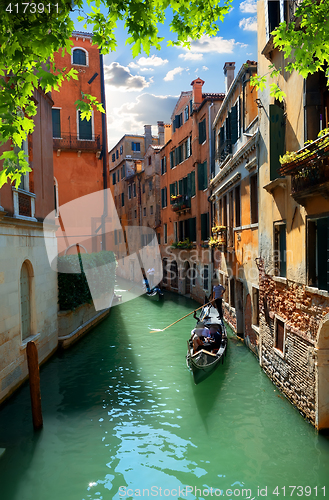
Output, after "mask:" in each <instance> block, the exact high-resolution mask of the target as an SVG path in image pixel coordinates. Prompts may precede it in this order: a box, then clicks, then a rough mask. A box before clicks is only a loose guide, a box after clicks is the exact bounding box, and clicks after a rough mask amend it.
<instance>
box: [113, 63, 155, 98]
mask: <svg viewBox="0 0 329 500" xmlns="http://www.w3.org/2000/svg"><path fill="white" fill-rule="evenodd" d="M104 75H105V85H106V86H107V87H109V88H114V89H116V90H120V91H125V92H127V91H128V92H130V91H136V90H143V89H145V88H146V87H148V86H149V85H150V83H149V82H147V81H146V79H145V78H144V76H133V75H132V74H131V73H130V72H129V70H128V68H126V67H125V66H121V64H119V63H118V62H112V63H111V64H110V65H109V66H104Z"/></svg>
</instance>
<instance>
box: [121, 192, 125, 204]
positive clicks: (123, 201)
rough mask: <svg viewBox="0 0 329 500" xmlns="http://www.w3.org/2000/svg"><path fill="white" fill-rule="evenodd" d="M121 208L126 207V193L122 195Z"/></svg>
mask: <svg viewBox="0 0 329 500" xmlns="http://www.w3.org/2000/svg"><path fill="white" fill-rule="evenodd" d="M121 206H122V207H124V206H125V194H124V193H121Z"/></svg>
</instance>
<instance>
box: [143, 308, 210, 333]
mask: <svg viewBox="0 0 329 500" xmlns="http://www.w3.org/2000/svg"><path fill="white" fill-rule="evenodd" d="M209 304H211V302H208V303H207V304H203V306H201V307H198V308H197V309H194V311H192V312H190V313H188V314H186V315H185V316H183V317H182V318H180V319H178V320H177V321H175V322H174V323H171V325H169V326H166V328H163V329H162V330H161V329H160V328H158V329H157V330H151V331H150V333H157V332H164V331H165V330H167V328H170V327H171V326H173V325H175V324H176V323H178V322H179V321H182V319H184V318H187V316H190V314H193V313H195V312H196V311H199V309H202V308H203V307H206V306H208V305H209Z"/></svg>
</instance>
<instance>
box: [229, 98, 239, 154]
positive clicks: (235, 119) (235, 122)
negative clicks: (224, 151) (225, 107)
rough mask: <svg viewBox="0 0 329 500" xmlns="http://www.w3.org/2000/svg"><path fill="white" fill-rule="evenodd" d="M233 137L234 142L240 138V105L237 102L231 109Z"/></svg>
mask: <svg viewBox="0 0 329 500" xmlns="http://www.w3.org/2000/svg"><path fill="white" fill-rule="evenodd" d="M230 122H231V139H232V144H235V143H236V141H237V140H238V105H237V104H236V105H235V106H233V108H232V109H231V111H230Z"/></svg>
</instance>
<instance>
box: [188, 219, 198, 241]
mask: <svg viewBox="0 0 329 500" xmlns="http://www.w3.org/2000/svg"><path fill="white" fill-rule="evenodd" d="M188 221H189V234H190V241H196V218H195V217H192V218H191V219H188Z"/></svg>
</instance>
